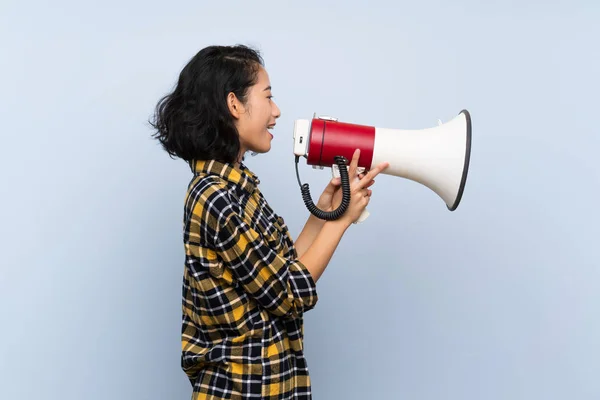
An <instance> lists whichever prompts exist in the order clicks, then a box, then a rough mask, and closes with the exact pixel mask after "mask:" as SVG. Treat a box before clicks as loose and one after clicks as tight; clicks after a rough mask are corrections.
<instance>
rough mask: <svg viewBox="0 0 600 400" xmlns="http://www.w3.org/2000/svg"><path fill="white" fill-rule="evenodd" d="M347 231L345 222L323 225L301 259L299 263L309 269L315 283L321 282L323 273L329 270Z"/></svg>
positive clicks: (331, 222)
mask: <svg viewBox="0 0 600 400" xmlns="http://www.w3.org/2000/svg"><path fill="white" fill-rule="evenodd" d="M346 229H348V224H347V223H346V222H344V221H343V220H336V221H327V222H325V223H323V226H322V228H321V229H320V230H319V233H318V234H317V235H316V237H315V239H314V240H313V242H312V244H310V246H309V247H308V249H307V250H306V252H304V254H302V256H300V257H299V261H300V262H301V263H302V264H304V266H305V267H306V268H307V269H308V271H309V272H310V274H311V275H312V278H313V280H314V281H315V282H317V281H318V280H319V278H320V277H321V275H322V274H323V271H325V268H327V265H328V264H329V261H330V260H331V257H332V256H333V253H334V252H335V250H336V248H337V246H338V245H339V243H340V240H341V239H342V236H344V233H345V232H346Z"/></svg>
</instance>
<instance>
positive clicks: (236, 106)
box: [227, 92, 244, 119]
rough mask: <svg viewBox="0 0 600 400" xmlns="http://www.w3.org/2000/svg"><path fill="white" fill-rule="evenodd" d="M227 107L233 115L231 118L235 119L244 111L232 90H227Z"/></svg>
mask: <svg viewBox="0 0 600 400" xmlns="http://www.w3.org/2000/svg"><path fill="white" fill-rule="evenodd" d="M227 108H228V109H229V112H230V113H231V115H233V118H235V119H239V118H240V115H242V114H243V113H244V106H243V104H242V103H241V102H240V101H239V99H238V98H237V96H236V95H235V94H234V93H233V92H229V94H228V95H227Z"/></svg>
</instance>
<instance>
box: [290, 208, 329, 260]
mask: <svg viewBox="0 0 600 400" xmlns="http://www.w3.org/2000/svg"><path fill="white" fill-rule="evenodd" d="M324 224H325V221H324V220H322V219H319V218H317V217H315V216H314V215H313V214H310V216H309V217H308V219H307V220H306V224H304V228H302V231H301V232H300V235H298V239H296V242H295V243H294V246H295V247H296V252H297V253H298V257H302V256H303V255H304V253H306V250H308V248H309V247H310V245H311V244H312V243H313V242H314V241H315V238H316V237H317V235H318V234H319V232H320V231H321V229H322V228H323V225H324Z"/></svg>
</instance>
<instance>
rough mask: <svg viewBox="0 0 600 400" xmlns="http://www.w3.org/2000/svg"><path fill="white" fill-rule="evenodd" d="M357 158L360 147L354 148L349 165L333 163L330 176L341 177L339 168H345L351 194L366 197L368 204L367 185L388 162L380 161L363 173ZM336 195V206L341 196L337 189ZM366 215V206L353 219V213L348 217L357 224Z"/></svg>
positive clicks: (368, 193)
mask: <svg viewBox="0 0 600 400" xmlns="http://www.w3.org/2000/svg"><path fill="white" fill-rule="evenodd" d="M359 158H360V149H356V150H355V151H354V154H353V156H352V160H351V161H350V164H349V165H346V166H342V167H340V166H338V165H337V164H334V165H333V166H332V169H331V173H332V176H333V178H334V179H335V178H340V179H341V174H340V168H344V169H346V171H347V173H348V178H349V180H351V181H352V183H351V185H350V190H351V196H360V197H364V198H366V204H368V203H369V201H370V200H371V193H372V191H371V190H370V189H369V187H370V186H371V185H372V184H373V183H375V181H374V180H373V179H375V176H377V175H378V174H379V173H380V172H382V171H383V170H385V168H387V167H388V166H389V163H388V162H383V163H380V164H379V165H378V166H377V167H376V168H374V169H372V170H370V171H368V172H367V174H364V172H365V168H364V167H359V166H358V159H359ZM338 190H339V189H338ZM353 191H354V193H353ZM336 195H337V196H336V198H335V199H334V204H335V206H338V205H339V204H338V203H340V201H341V196H340V195H341V193H340V192H339V191H338V192H337V193H336ZM350 207H351V206H349V208H350ZM368 217H369V211H368V210H367V209H366V208H364V209H363V211H362V213H361V214H360V216H359V217H358V218H357V219H354V216H353V215H351V216H350V218H351V219H353V223H354V224H359V223H361V222H363V221H364V220H366V219H367V218H368Z"/></svg>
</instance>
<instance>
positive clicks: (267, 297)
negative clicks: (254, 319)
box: [213, 202, 318, 318]
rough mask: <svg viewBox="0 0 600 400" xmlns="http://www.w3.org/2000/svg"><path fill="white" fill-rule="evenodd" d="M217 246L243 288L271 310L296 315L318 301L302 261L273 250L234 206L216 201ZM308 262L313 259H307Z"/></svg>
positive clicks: (215, 234)
mask: <svg viewBox="0 0 600 400" xmlns="http://www.w3.org/2000/svg"><path fill="white" fill-rule="evenodd" d="M213 204H214V205H215V208H214V209H213V210H214V211H216V213H217V215H219V214H220V215H221V217H220V218H219V220H218V221H216V223H215V224H214V226H215V227H216V230H215V233H214V242H213V243H214V247H215V250H216V251H217V253H218V255H219V258H220V259H221V260H223V263H224V265H225V267H226V268H227V269H229V270H230V271H231V272H232V274H233V276H234V277H235V278H236V280H237V281H238V282H239V283H240V284H241V286H242V287H243V289H244V290H245V291H246V292H247V293H248V294H249V295H250V296H251V297H252V298H254V299H255V300H256V301H257V302H258V303H259V304H260V305H261V306H262V307H263V308H264V309H266V310H267V311H269V312H270V313H272V314H274V315H277V316H280V317H286V318H295V317H297V316H298V315H300V314H302V313H304V312H306V311H308V310H310V309H311V308H313V307H314V306H315V304H316V303H317V299H318V298H317V292H316V285H315V281H314V280H313V278H312V275H311V272H309V270H308V269H307V267H306V266H305V265H304V264H303V263H302V262H301V261H300V260H297V259H296V260H294V259H289V258H285V257H283V256H281V255H280V254H278V253H277V252H276V251H274V250H273V249H271V248H270V247H269V245H268V244H267V243H265V241H264V240H263V238H262V236H261V235H260V233H259V232H257V231H255V230H254V229H253V228H252V227H251V226H250V225H249V224H247V223H246V222H245V221H244V220H243V218H242V217H241V216H240V215H239V214H238V213H237V212H235V211H234V210H233V209H232V208H230V207H227V208H224V207H221V206H219V205H217V202H215V203H213ZM308 261H309V262H314V261H312V259H310V258H309V259H308Z"/></svg>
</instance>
